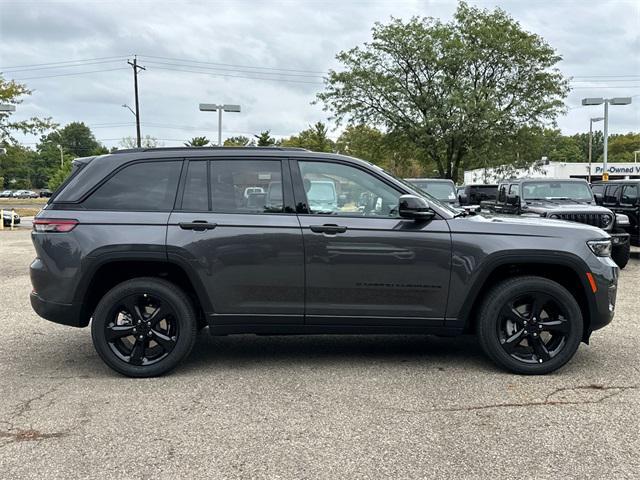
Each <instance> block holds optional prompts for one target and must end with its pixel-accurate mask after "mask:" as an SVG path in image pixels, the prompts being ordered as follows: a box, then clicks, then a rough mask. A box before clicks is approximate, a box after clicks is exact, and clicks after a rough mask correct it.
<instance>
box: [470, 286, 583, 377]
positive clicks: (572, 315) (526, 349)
mask: <svg viewBox="0 0 640 480" xmlns="http://www.w3.org/2000/svg"><path fill="white" fill-rule="evenodd" d="M476 327H477V333H478V339H479V341H480V345H481V346H482V349H483V350H484V352H485V353H486V354H487V356H489V357H490V358H491V359H492V360H493V361H494V362H496V363H497V364H498V365H501V366H502V367H505V368H506V369H507V370H510V371H511V372H514V373H521V374H534V375H536V374H544V373H549V372H552V371H554V370H557V369H558V368H560V367H562V366H563V365H564V364H566V363H567V362H568V361H569V360H570V359H571V358H572V357H573V355H574V354H575V352H576V351H577V349H578V347H579V345H580V341H581V340H582V332H583V330H584V324H583V319H582V311H581V310H580V306H579V305H578V303H577V301H576V299H575V297H574V296H573V295H572V294H571V293H570V292H569V291H568V290H567V289H566V288H564V287H563V286H562V285H560V284H559V283H557V282H554V281H553V280H550V279H548V278H544V277H535V276H522V277H513V278H510V279H508V280H505V281H503V282H501V283H499V284H498V285H496V286H495V287H494V288H493V289H492V290H491V291H490V292H489V293H488V294H487V295H486V297H485V299H484V302H483V305H482V308H481V309H480V314H479V318H478V322H477V325H476Z"/></svg>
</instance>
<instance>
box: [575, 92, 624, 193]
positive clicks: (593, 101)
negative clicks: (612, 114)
mask: <svg viewBox="0 0 640 480" xmlns="http://www.w3.org/2000/svg"><path fill="white" fill-rule="evenodd" d="M603 103H604V155H603V159H602V180H604V181H605V182H606V181H607V180H609V172H607V154H608V147H609V139H608V137H609V105H610V104H611V105H629V104H630V103H631V97H614V98H602V97H596V98H583V99H582V105H585V106H587V105H602V104H603Z"/></svg>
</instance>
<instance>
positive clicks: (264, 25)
mask: <svg viewBox="0 0 640 480" xmlns="http://www.w3.org/2000/svg"><path fill="white" fill-rule="evenodd" d="M470 3H474V4H477V5H479V6H482V7H487V8H493V7H494V5H498V6H500V7H501V8H503V9H504V10H506V11H507V12H508V13H509V14H511V15H512V16H513V17H514V18H516V19H517V20H518V21H519V22H520V23H521V25H522V26H523V27H524V28H525V29H527V30H529V31H533V32H536V33H538V34H540V35H541V36H543V37H544V38H545V40H547V41H548V42H549V43H550V44H551V45H552V46H553V47H554V48H556V49H557V50H558V52H559V53H560V54H561V55H562V56H563V59H564V60H563V61H562V63H561V65H560V68H561V70H562V71H563V72H564V73H565V74H566V75H572V76H586V75H637V77H635V80H634V79H633V78H632V77H624V78H622V77H621V78H620V79H621V80H624V81H620V82H614V81H613V80H615V79H611V78H604V79H603V78H600V80H598V79H595V80H596V81H593V82H591V83H585V82H584V79H581V78H576V79H574V83H572V86H573V87H576V89H575V90H574V91H573V92H572V93H571V94H570V95H569V97H568V103H569V105H571V106H574V107H576V106H579V105H580V98H581V97H583V96H608V95H611V96H622V95H637V94H640V4H638V3H637V2H635V1H614V0H611V1H608V2H589V4H588V8H587V6H586V4H585V2H577V1H576V2H574V1H562V2H560V1H557V0H539V1H535V2H521V1H514V0H511V1H509V0H503V1H496V2H493V1H478V2H470ZM454 10H455V3H453V2H442V1H418V0H415V1H402V0H398V1H394V2H387V1H375V0H372V1H367V2H365V1H354V2H348V1H307V2H294V1H279V2H275V1H274V2H267V1H265V2H257V1H248V0H237V1H233V2H232V1H216V2H204V1H191V2H176V1H162V0H153V1H152V0H140V1H137V2H132V1H117V0H113V1H95V0H86V1H83V2H80V1H77V2H73V1H49V2H45V1H29V0H24V1H22V2H17V1H6V2H4V3H0V59H1V60H0V63H1V64H2V65H3V66H15V65H26V64H40V63H48V62H57V61H60V62H62V61H68V60H74V59H90V58H103V57H114V56H117V57H118V58H111V59H109V58H107V59H103V60H101V61H102V62H104V63H95V64H93V65H88V64H83V65H81V66H77V67H66V68H56V69H41V70H34V69H32V70H23V71H17V70H16V69H14V70H13V73H8V72H7V73H5V77H7V78H11V77H13V78H30V79H29V80H25V82H26V83H27V84H28V85H29V86H30V87H31V88H33V89H34V90H35V93H34V95H33V96H32V97H31V98H29V99H27V100H26V101H25V103H24V104H22V105H21V106H20V109H19V110H20V111H19V112H18V113H17V114H16V115H17V116H20V117H23V116H24V117H26V116H31V115H36V114H37V115H43V116H52V117H54V119H55V120H56V121H58V122H60V123H67V122H70V121H76V120H77V121H84V122H85V123H87V124H89V125H99V126H100V127H98V128H96V129H95V132H96V135H97V137H98V138H100V139H112V138H119V137H121V136H123V135H133V134H134V132H135V130H134V128H133V127H132V126H131V125H130V124H131V122H132V119H133V117H132V116H131V113H130V112H129V111H128V110H126V109H124V108H122V107H121V105H122V104H123V103H128V104H130V105H132V104H133V88H132V83H133V81H132V72H131V68H130V67H129V66H128V65H127V64H126V56H130V55H132V54H133V53H138V54H139V55H141V56H142V57H141V63H142V64H143V65H145V66H146V67H147V70H146V71H144V72H142V73H141V75H140V101H141V120H142V124H143V125H142V130H143V133H144V134H150V135H152V136H155V137H158V138H164V139H166V140H165V144H167V145H173V144H178V143H179V142H181V141H182V140H184V139H187V138H190V137H192V136H195V135H207V136H208V137H210V138H215V137H216V135H217V133H216V132H217V116H216V115H214V114H211V113H205V112H200V111H198V107H197V106H198V103H200V102H226V103H239V104H241V105H242V113H240V114H233V113H229V114H225V117H224V122H223V125H224V133H225V135H236V134H246V135H250V134H254V133H258V132H260V131H262V130H267V129H269V130H271V131H272V133H274V134H276V135H279V136H286V135H291V134H293V133H296V132H298V131H300V130H301V129H303V128H306V127H307V126H308V125H309V124H312V123H315V122H316V121H318V120H326V119H327V116H328V115H327V113H326V112H323V111H322V108H321V106H320V105H312V104H311V102H312V101H313V99H314V98H315V93H316V92H318V91H319V90H320V89H321V88H322V84H321V82H322V80H321V78H318V76H320V75H321V74H320V73H314V72H325V71H327V70H328V69H329V68H332V67H336V66H337V64H336V60H335V55H336V53H337V52H338V51H340V50H344V49H348V48H351V47H353V46H355V45H357V44H360V43H362V42H365V41H368V40H369V39H370V30H371V27H372V26H373V24H374V22H376V21H381V22H385V21H388V20H389V18H390V17H391V16H395V17H399V18H405V19H406V18H409V17H411V16H413V15H421V16H434V17H440V18H442V19H443V20H448V19H450V18H451V14H452V13H453V11H454ZM145 55H146V57H145ZM150 56H156V57H166V58H151V57H150ZM169 59H189V60H198V61H201V62H212V63H218V64H232V65H243V66H244V68H243V69H242V70H241V71H240V72H239V71H238V70H237V69H236V70H234V69H233V68H231V67H228V66H227V67H225V66H224V65H217V68H218V69H219V70H216V71H215V72H216V73H218V74H220V75H228V76H227V77H222V76H212V75H207V74H203V73H195V72H175V71H172V70H169V69H178V70H180V69H183V70H184V69H188V70H193V71H200V72H204V71H207V72H210V73H211V72H213V71H212V70H210V69H211V68H215V67H216V65H211V64H204V63H203V64H201V67H207V68H208V69H207V70H204V69H201V68H194V67H189V68H186V67H180V66H178V65H179V64H180V63H182V62H180V61H176V60H169ZM249 67H267V68H272V69H294V70H299V71H298V72H281V71H280V73H281V74H284V73H288V75H275V73H276V72H278V71H277V70H259V69H257V68H249ZM34 68H37V67H34ZM224 68H227V69H229V70H223V69H224ZM110 69H118V70H114V71H106V70H110ZM94 70H105V71H101V72H97V73H87V74H84V75H77V76H59V77H52V78H32V77H44V76H48V75H56V74H66V73H69V72H71V71H76V72H89V71H94ZM260 71H261V72H262V73H261V74H259V73H258V72H260ZM247 72H256V73H247ZM295 75H297V76H295ZM305 75H308V76H305ZM233 76H249V77H254V79H247V78H234V77H233ZM257 77H260V78H262V79H256V78H257ZM265 78H272V79H274V80H265ZM285 79H286V80H289V81H288V82H285V81H282V80H285ZM293 80H295V81H293ZM592 80H593V79H592ZM578 81H580V83H579V82H578ZM303 82H311V83H303ZM633 85H635V86H633ZM627 86H628V87H627ZM611 87H624V88H611ZM634 101H635V103H634V104H633V105H631V106H628V107H617V108H616V109H615V111H614V109H613V108H612V109H611V125H610V127H611V131H612V132H627V131H631V130H636V131H637V130H639V129H640V97H635V98H634ZM596 110H597V108H596V107H589V108H573V109H572V110H570V111H569V113H568V115H567V116H566V117H563V118H561V119H560V120H559V126H560V127H561V128H562V129H563V131H565V132H567V133H574V132H577V131H584V130H585V129H586V128H588V119H589V116H594V115H597V114H599V111H598V112H596ZM105 124H118V125H117V126H112V127H105V126H104V125H105ZM334 135H337V132H334ZM31 141H33V140H31ZM105 143H106V144H107V145H115V144H117V141H112V140H108V141H106V140H105Z"/></svg>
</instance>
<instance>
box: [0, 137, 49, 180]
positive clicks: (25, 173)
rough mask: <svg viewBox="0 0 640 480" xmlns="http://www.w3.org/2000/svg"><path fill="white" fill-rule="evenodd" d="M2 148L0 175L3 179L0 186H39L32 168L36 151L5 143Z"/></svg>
mask: <svg viewBox="0 0 640 480" xmlns="http://www.w3.org/2000/svg"><path fill="white" fill-rule="evenodd" d="M4 148H5V149H6V154H5V155H2V156H0V176H1V177H3V179H4V180H3V184H0V188H12V189H20V188H34V187H40V186H41V184H40V182H38V181H36V180H37V178H36V175H35V168H34V167H35V160H36V159H37V157H38V155H37V154H36V152H34V151H33V150H30V149H28V148H25V147H23V146H21V145H11V144H7V145H6V147H4Z"/></svg>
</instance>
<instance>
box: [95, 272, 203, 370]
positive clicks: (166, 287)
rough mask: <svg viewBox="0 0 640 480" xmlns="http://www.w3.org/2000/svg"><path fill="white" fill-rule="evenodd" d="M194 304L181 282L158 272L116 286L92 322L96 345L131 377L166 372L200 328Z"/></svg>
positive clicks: (108, 361) (190, 345)
mask: <svg viewBox="0 0 640 480" xmlns="http://www.w3.org/2000/svg"><path fill="white" fill-rule="evenodd" d="M197 327H198V322H197V320H196V315H195V312H194V306H193V304H192V301H191V300H190V299H189V297H188V296H187V294H186V293H185V292H184V291H182V290H181V289H180V288H179V287H178V286H176V285H175V284H173V283H171V282H168V281H166V280H164V279H160V278H155V277H143V278H135V279H133V280H127V281H125V282H122V283H120V284H118V285H116V286H115V287H113V288H112V289H111V290H109V292H107V293H106V294H105V295H104V297H102V299H101V300H100V302H98V306H97V307H96V309H95V312H94V314H93V320H92V322H91V337H92V339H93V345H94V347H95V349H96V351H97V352H98V355H100V357H101V358H102V360H103V361H104V362H105V363H106V364H107V365H108V366H109V367H111V368H112V369H113V370H115V371H117V372H119V373H122V374H123V375H127V376H130V377H153V376H157V375H162V374H164V373H166V372H168V371H169V370H171V369H173V368H174V367H175V366H176V365H178V364H179V363H180V362H181V361H182V360H183V359H184V358H185V357H186V356H187V355H189V353H190V352H191V349H192V348H193V345H194V343H195V340H196V333H197V330H198V328H197Z"/></svg>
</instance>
